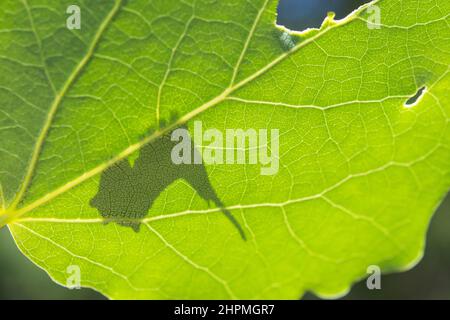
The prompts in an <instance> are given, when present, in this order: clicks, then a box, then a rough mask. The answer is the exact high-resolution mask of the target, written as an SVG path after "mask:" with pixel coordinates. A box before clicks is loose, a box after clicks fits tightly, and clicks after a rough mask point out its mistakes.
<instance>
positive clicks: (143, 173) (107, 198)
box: [90, 134, 246, 240]
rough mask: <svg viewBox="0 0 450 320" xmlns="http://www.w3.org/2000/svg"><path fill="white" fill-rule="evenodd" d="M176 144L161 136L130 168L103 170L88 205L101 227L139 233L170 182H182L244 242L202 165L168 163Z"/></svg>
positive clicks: (118, 165) (124, 165) (121, 165)
mask: <svg viewBox="0 0 450 320" xmlns="http://www.w3.org/2000/svg"><path fill="white" fill-rule="evenodd" d="M176 144H177V142H173V141H171V138H170V134H166V135H163V136H161V137H160V138H158V139H157V140H155V141H154V142H152V143H149V144H147V145H145V146H144V147H143V148H142V149H141V151H140V154H139V157H138V158H137V159H136V160H135V162H134V165H133V166H132V165H130V163H129V161H128V160H122V161H120V162H118V163H116V164H115V165H113V166H112V167H110V168H108V169H107V170H105V171H104V172H103V174H102V176H101V178H100V187H99V190H98V192H97V194H96V195H95V196H94V197H93V198H92V199H91V201H90V205H91V206H92V207H94V208H96V209H97V210H98V211H99V213H100V214H101V215H102V217H103V218H104V220H105V223H110V222H115V223H117V224H119V225H122V226H125V227H131V228H132V229H133V230H134V231H136V232H139V230H140V225H141V223H142V220H143V219H144V218H145V217H146V216H147V214H148V211H149V210H150V208H151V207H152V205H153V203H154V202H155V200H156V199H157V198H158V196H159V195H160V194H161V193H162V192H163V191H164V190H165V189H166V188H167V187H168V186H169V185H171V184H172V183H173V182H175V181H177V180H178V179H183V180H185V181H186V182H187V183H189V185H190V186H191V187H192V188H193V189H194V190H195V191H196V192H197V193H198V195H199V196H200V197H202V198H203V199H204V200H206V201H207V202H208V204H209V203H210V202H212V203H213V204H214V205H215V206H216V207H217V208H219V209H220V211H221V212H222V213H223V214H224V215H225V216H226V217H227V218H228V220H229V221H230V222H231V223H232V224H233V225H234V226H235V227H236V229H237V231H238V233H239V234H240V236H241V238H242V239H243V240H245V239H246V237H245V233H244V231H243V229H242V227H241V225H240V224H239V222H238V221H237V220H236V219H235V218H234V216H233V215H232V214H231V212H230V211H229V210H227V209H226V208H225V206H224V204H223V203H222V201H221V200H220V199H219V197H218V196H217V193H216V191H215V190H214V188H213V186H212V185H211V182H210V181H209V178H208V174H207V172H206V168H205V167H204V165H203V164H178V165H177V164H174V163H173V162H172V159H171V152H172V149H173V147H174V146H175V145H176ZM191 145H192V150H191V151H192V154H194V152H195V153H197V152H198V151H197V150H196V149H195V147H194V144H193V143H192V144H191Z"/></svg>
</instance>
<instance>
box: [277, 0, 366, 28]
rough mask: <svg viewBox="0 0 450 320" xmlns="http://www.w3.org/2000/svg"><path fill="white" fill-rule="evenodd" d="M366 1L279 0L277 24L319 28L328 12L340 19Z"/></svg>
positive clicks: (290, 26) (291, 26)
mask: <svg viewBox="0 0 450 320" xmlns="http://www.w3.org/2000/svg"><path fill="white" fill-rule="evenodd" d="M367 2H369V0H280V2H279V5H278V19H277V24H278V25H282V26H285V27H286V28H288V29H290V30H295V31H303V30H305V29H307V28H319V27H320V26H321V24H322V22H323V20H324V19H325V18H326V16H327V13H328V12H330V11H332V12H334V13H336V19H342V18H345V17H346V16H347V15H348V14H350V13H351V12H353V11H354V10H355V9H357V8H358V7H359V6H360V5H362V4H364V3H367Z"/></svg>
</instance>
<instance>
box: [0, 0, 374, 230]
mask: <svg viewBox="0 0 450 320" xmlns="http://www.w3.org/2000/svg"><path fill="white" fill-rule="evenodd" d="M380 1H382V0H374V1H372V2H369V3H366V4H364V5H362V6H361V7H360V8H359V9H358V10H356V11H354V12H353V14H351V15H349V16H348V17H346V18H345V19H342V20H339V21H335V22H333V23H332V24H329V25H327V26H326V27H324V28H323V29H321V30H319V31H318V32H317V33H316V34H315V35H313V36H311V37H310V38H307V39H305V40H304V41H302V42H300V43H299V44H298V45H296V46H295V47H293V48H292V49H291V50H289V51H286V52H284V53H283V54H281V55H279V56H278V57H277V58H276V59H274V60H272V62H270V63H268V64H267V65H266V66H264V67H263V68H261V69H259V70H258V71H256V72H254V73H253V74H252V75H250V76H248V77H247V78H245V79H244V80H242V81H240V82H239V83H237V84H236V85H231V86H229V87H228V88H226V89H225V90H224V91H223V92H222V93H221V94H220V95H218V96H216V97H215V98H213V99H212V100H210V101H208V102H206V103H204V104H203V105H201V106H200V107H198V108H196V109H194V110H193V111H191V112H189V113H187V114H186V115H184V116H182V117H181V118H179V119H178V120H177V121H175V122H173V123H172V124H170V125H168V126H166V127H165V128H162V129H159V130H157V131H155V132H154V133H153V134H151V135H150V136H148V137H146V138H144V139H142V140H141V141H139V142H137V143H135V144H133V145H131V146H129V147H128V148H126V149H125V150H123V151H122V152H120V153H119V154H118V155H116V156H115V157H113V158H112V159H110V160H109V161H107V162H104V163H102V164H100V165H98V166H96V167H95V168H93V169H91V170H89V171H88V172H85V173H83V174H82V175H80V176H78V177H77V178H75V179H73V180H72V181H70V182H68V183H66V184H64V185H63V186H61V187H59V188H57V189H55V190H54V191H52V192H50V193H47V194H46V195H44V196H43V197H41V198H40V199H38V200H36V201H34V202H32V203H31V204H29V205H27V206H24V207H22V208H19V209H18V210H16V206H17V204H18V203H19V202H20V201H21V199H22V197H23V195H24V194H25V191H26V190H27V188H28V187H29V183H30V182H31V178H32V176H33V173H34V169H35V167H36V164H37V161H38V159H39V154H40V151H41V149H42V145H43V144H44V142H45V138H46V135H47V132H48V130H49V128H50V126H51V122H52V119H53V117H54V115H55V114H56V111H57V107H58V105H59V103H60V102H61V100H62V98H63V97H64V95H59V96H60V98H59V102H58V104H53V105H54V106H55V108H54V109H55V110H53V109H52V110H53V111H54V113H53V114H52V115H51V117H50V116H49V117H48V118H47V120H49V121H47V122H46V127H45V128H46V130H47V131H46V132H45V134H41V136H40V139H39V141H40V144H39V148H38V149H35V152H34V154H33V160H32V168H30V169H29V170H28V173H27V178H26V180H25V182H24V184H23V187H22V188H21V195H20V199H19V200H18V201H15V202H16V203H15V205H14V206H13V205H11V206H10V207H9V208H7V209H6V211H5V212H4V213H3V216H0V217H2V218H3V219H0V228H1V227H2V226H3V225H5V224H8V223H11V222H13V221H14V220H15V219H17V218H19V217H20V216H22V215H24V214H26V213H28V212H30V211H32V210H34V209H36V208H38V207H40V206H41V205H43V204H45V203H47V202H49V201H51V200H52V199H54V198H56V197H57V196H59V195H61V194H63V193H65V192H66V191H68V190H70V189H72V188H74V187H76V186H78V185H79V184H81V183H83V182H84V181H86V180H88V179H90V178H92V177H94V176H96V175H97V174H100V173H101V172H103V171H104V170H106V169H107V168H109V167H111V166H112V165H114V164H115V163H117V162H119V161H121V160H123V159H125V158H127V157H128V156H130V155H131V154H132V153H134V152H136V151H138V150H139V149H141V148H142V147H143V146H144V145H146V144H148V143H150V142H152V141H154V140H156V139H158V138H159V137H161V136H162V135H164V134H166V133H168V132H170V131H171V130H173V129H175V128H176V127H179V126H180V125H182V124H184V123H186V122H188V121H189V120H191V119H193V118H194V117H196V116H198V115H199V114H201V113H202V112H204V111H206V110H208V109H210V108H211V107H213V106H216V105H218V104H220V103H221V102H223V101H225V100H226V98H229V97H230V94H231V93H233V92H235V91H237V90H239V89H240V88H242V87H243V86H245V85H246V84H248V83H250V82H252V81H253V80H255V79H257V78H258V77H260V76H261V75H263V74H264V73H266V72H267V71H269V70H270V69H272V68H273V67H275V66H276V65H278V64H279V63H280V62H282V61H283V60H284V59H286V58H287V57H289V56H290V55H291V54H293V53H295V52H297V51H298V50H300V49H301V48H303V47H305V46H307V45H308V44H310V43H312V42H314V41H316V40H317V39H319V38H320V37H322V36H323V35H324V34H326V33H327V32H328V31H330V30H333V29H336V28H338V27H341V26H344V25H346V24H348V23H350V22H352V21H353V20H355V19H357V18H358V15H359V14H360V13H361V12H363V11H364V10H365V9H367V8H368V7H369V6H372V5H374V4H376V3H378V2H380ZM121 2H122V1H121V0H116V3H115V5H114V8H113V10H112V11H111V12H110V13H109V14H108V16H107V19H106V20H105V21H104V22H103V23H102V25H101V27H100V29H99V31H98V32H97V34H96V37H95V39H96V41H97V42H98V41H99V40H100V37H101V35H102V33H103V32H104V29H106V27H107V25H108V24H109V22H110V21H111V20H112V18H113V17H114V15H115V14H116V13H117V11H118V9H119V8H120V4H121ZM255 28H256V27H255ZM100 30H101V31H100ZM253 33H254V29H253V28H252V30H251V31H250V33H249V37H251V36H252V35H253ZM97 36H98V37H97ZM247 41H248V42H249V43H250V41H251V39H247ZM247 41H246V43H247ZM97 44H98V43H95V41H94V43H93V44H92V45H91V48H90V50H89V53H90V54H88V55H86V56H85V58H83V60H82V61H81V62H80V64H79V65H78V66H77V68H76V69H75V71H76V72H77V73H75V72H74V73H72V75H71V77H70V78H69V79H68V81H67V82H66V85H65V86H64V88H65V90H64V91H62V92H63V93H64V94H65V93H66V92H67V91H68V89H69V88H70V87H71V85H72V84H73V81H74V80H75V79H76V78H77V77H78V75H79V73H80V72H81V70H82V69H83V67H84V65H85V64H86V63H87V62H88V61H89V59H90V57H91V56H92V55H93V53H94V49H95V47H96V46H97ZM247 48H248V45H244V48H243V50H247ZM241 55H245V51H244V53H243V54H241ZM83 61H84V64H83V65H82V62H83ZM80 65H81V66H80ZM239 66H240V62H239V61H238V64H237V65H236V67H237V68H238V67H239ZM78 67H80V68H78ZM52 110H51V111H52ZM49 115H50V114H49ZM45 128H44V129H45ZM43 132H44V130H43ZM41 138H42V139H41ZM17 198H18V197H17Z"/></svg>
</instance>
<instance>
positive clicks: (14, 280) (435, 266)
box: [0, 0, 450, 299]
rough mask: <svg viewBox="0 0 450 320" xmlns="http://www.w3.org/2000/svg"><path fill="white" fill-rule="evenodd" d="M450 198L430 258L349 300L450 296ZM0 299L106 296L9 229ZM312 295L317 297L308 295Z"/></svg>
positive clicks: (288, 3) (285, 1) (294, 9)
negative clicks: (37, 260)
mask: <svg viewBox="0 0 450 320" xmlns="http://www.w3.org/2000/svg"><path fill="white" fill-rule="evenodd" d="M365 2H368V1H367V0H366V1H363V0H353V1H351V0H348V1H344V0H281V2H280V5H279V16H278V24H279V25H284V26H286V27H288V28H289V29H292V30H299V31H301V30H304V29H306V28H307V27H318V26H320V24H321V23H322V21H323V19H324V18H325V16H326V14H327V12H328V11H335V12H336V13H337V17H338V18H343V17H344V16H346V15H347V14H348V13H350V12H352V11H353V10H354V9H355V8H356V7H358V5H360V4H362V3H365ZM449 230H450V196H447V198H446V200H445V201H444V202H443V204H442V205H441V207H440V208H439V210H438V211H437V213H436V214H435V216H434V218H433V220H432V222H431V225H430V229H429V232H428V239H427V246H426V250H425V256H424V259H423V260H422V261H421V262H420V263H419V265H417V266H416V267H415V268H414V269H412V270H410V271H407V272H404V273H399V274H391V275H384V276H383V277H382V289H381V290H368V289H367V288H366V283H365V281H362V282H361V283H359V284H356V285H355V286H354V288H353V289H352V291H351V292H350V293H349V294H348V295H347V296H346V297H345V298H344V299H450V232H449ZM0 268H1V272H0V299H104V298H103V296H101V295H100V294H98V293H96V292H94V291H92V290H89V289H81V290H68V289H65V288H63V287H61V286H58V285H57V284H55V283H54V282H52V280H51V279H50V278H49V277H48V276H47V275H46V273H45V272H44V271H42V270H40V269H39V268H38V267H36V266H35V265H33V263H32V262H30V261H29V260H28V259H27V258H25V257H24V256H23V255H22V254H21V253H20V252H19V250H18V249H17V247H16V245H15V244H14V242H13V240H12V238H11V236H10V234H9V231H8V229H7V228H3V229H2V230H0ZM305 298H307V299H314V298H315V297H314V296H313V295H311V294H307V295H306V297H305Z"/></svg>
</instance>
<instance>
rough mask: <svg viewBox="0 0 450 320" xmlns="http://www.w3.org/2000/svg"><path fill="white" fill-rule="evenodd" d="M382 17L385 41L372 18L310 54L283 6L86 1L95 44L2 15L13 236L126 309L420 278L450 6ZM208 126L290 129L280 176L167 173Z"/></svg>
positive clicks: (6, 8) (437, 196)
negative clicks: (412, 273)
mask: <svg viewBox="0 0 450 320" xmlns="http://www.w3.org/2000/svg"><path fill="white" fill-rule="evenodd" d="M374 3H375V4H376V5H377V6H379V7H380V9H381V17H382V25H381V28H379V29H371V28H368V26H367V22H366V20H367V19H369V20H370V18H371V17H370V14H371V13H370V12H368V11H367V10H366V9H367V6H363V7H361V8H360V9H359V10H358V11H357V12H355V13H353V14H352V15H351V16H349V17H347V18H346V19H344V20H341V21H334V20H333V19H332V17H329V18H328V20H327V21H326V22H325V23H324V25H323V26H322V28H321V29H320V30H315V31H310V32H308V33H306V34H303V35H300V34H295V33H291V32H289V31H287V30H283V29H282V28H280V27H276V26H275V19H276V6H277V1H276V0H252V1H245V0H229V1H215V2H212V1H209V0H197V1H194V0H184V1H178V0H155V1H148V0H145V1H144V0H141V1H138V0H136V1H119V0H117V1H111V0H108V1H107V0H104V1H95V3H94V2H92V1H81V4H80V7H81V19H82V20H81V30H69V29H67V28H66V26H65V22H66V19H67V17H68V15H67V14H66V9H67V7H68V6H69V5H70V4H72V3H71V1H65V0H64V1H48V0H47V1H46V0H33V1H31V0H22V1H16V0H5V1H3V4H2V7H1V9H0V22H1V23H0V25H1V30H0V74H2V77H0V100H1V101H2V104H1V107H0V163H1V168H0V184H1V195H2V196H1V199H2V201H1V202H2V208H3V209H1V212H0V225H5V224H7V225H8V227H9V228H10V230H11V233H12V234H13V236H14V239H15V241H16V243H17V244H18V246H19V248H20V250H21V251H22V252H23V253H24V254H25V255H26V256H27V257H29V258H30V259H31V260H32V261H33V262H34V263H36V264H37V265H38V266H39V267H41V268H43V269H44V270H46V272H48V273H49V275H50V276H51V277H52V278H53V279H54V280H55V281H56V282H58V283H61V284H63V285H66V284H67V279H68V278H69V277H70V270H71V269H70V268H69V267H70V266H73V265H75V266H78V267H79V268H80V271H81V285H82V286H84V287H91V288H94V289H96V290H98V291H100V292H101V293H103V294H104V295H106V296H108V297H111V298H154V299H158V298H186V299H193V298H225V299H226V298H288V299H291V298H293V299H295V298H298V297H300V296H301V295H302V294H303V293H304V292H305V291H308V290H310V291H313V292H315V293H317V294H320V295H323V296H335V295H339V294H342V293H345V292H346V291H347V290H348V288H349V286H350V285H351V284H352V283H353V282H354V281H356V280H358V279H360V278H362V277H364V276H366V270H367V267H368V266H370V265H378V266H380V267H381V269H382V271H384V272H391V271H399V270H404V269H407V268H410V267H412V266H413V265H414V264H415V263H417V262H418V260H419V259H420V257H421V256H422V253H423V247H424V238H425V233H426V230H427V226H428V222H429V220H430V218H431V216H432V214H433V212H434V210H435V208H436V207H437V206H438V204H439V203H440V201H441V199H442V198H443V196H444V195H445V193H446V191H447V190H448V189H449V186H450V126H449V119H450V116H449V114H450V104H449V99H450V98H449V95H448V89H449V84H450V78H449V75H448V70H449V64H450V54H449V53H450V41H449V39H450V27H449V25H450V24H449V22H450V21H449V19H450V18H449V17H450V3H449V2H448V1H447V0H429V1H427V0H424V1H413V0H390V1H387V0H384V1H383V0H381V1H374ZM421 88H425V89H424V91H423V94H422V96H421V97H419V99H418V101H417V102H416V103H415V104H412V105H405V103H406V102H408V101H409V100H410V98H411V97H413V96H415V95H416V93H417V92H418V91H420V89H421ZM194 120H195V121H202V124H203V126H204V129H205V130H206V129H207V128H217V129H219V130H222V131H223V132H225V130H226V129H233V128H241V129H244V130H246V129H255V130H258V129H269V130H270V129H279V133H280V137H279V141H280V146H279V156H280V157H279V172H278V173H277V174H275V175H261V174H260V169H261V166H259V165H242V164H235V165H227V164H214V165H211V164H208V165H204V166H200V168H197V169H195V170H197V171H195V170H194V171H192V172H187V170H188V169H187V168H186V169H185V170H184V169H183V170H176V169H175V168H173V167H172V166H171V165H169V164H167V161H166V160H167V158H161V159H162V162H158V159H159V158H158V157H160V156H161V157H164V155H165V153H164V150H166V151H167V148H166V147H167V144H165V142H164V140H162V139H165V138H164V137H165V135H167V134H168V133H169V132H171V131H172V130H173V129H175V128H177V127H180V126H183V125H185V126H187V127H188V128H189V130H190V131H191V132H193V126H194ZM197 147H198V148H200V149H202V147H204V146H197ZM164 159H165V160H164ZM164 161H166V162H164ZM157 163H160V164H161V166H160V167H158V165H157ZM166 165H167V166H166ZM161 168H162V169H161ZM164 170H169V171H170V172H171V174H170V175H165V174H163V173H164V172H166V171H164ZM124 174H129V175H127V177H131V178H129V179H130V180H126V179H125V178H124V177H125V176H124ZM114 181H115V182H114ZM127 181H131V184H130V185H127ZM130 188H131V189H133V188H134V189H133V190H132V191H130ZM146 188H147V189H146ZM147 190H152V192H153V190H156V192H153V193H151V194H148V195H147V194H146V191H147ZM109 192H110V193H112V195H111V196H110V197H109V198H108V197H107V194H108V193H109ZM149 192H150V191H149ZM108 201H109V202H108ZM108 203H109V204H108ZM125 204H126V206H125ZM130 206H131V207H130ZM129 208H132V209H133V210H132V209H129ZM146 208H148V212H145V210H146ZM124 210H125V212H124ZM230 222H233V223H230ZM130 227H131V228H130ZM239 231H242V234H241V233H240V232H239ZM68 268H69V269H68ZM68 270H69V273H68Z"/></svg>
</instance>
